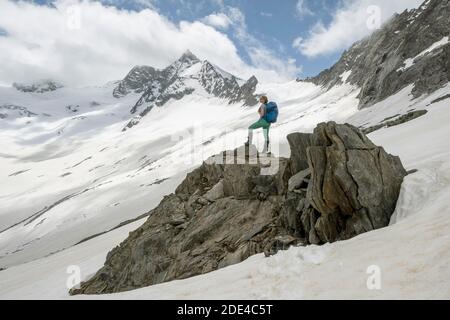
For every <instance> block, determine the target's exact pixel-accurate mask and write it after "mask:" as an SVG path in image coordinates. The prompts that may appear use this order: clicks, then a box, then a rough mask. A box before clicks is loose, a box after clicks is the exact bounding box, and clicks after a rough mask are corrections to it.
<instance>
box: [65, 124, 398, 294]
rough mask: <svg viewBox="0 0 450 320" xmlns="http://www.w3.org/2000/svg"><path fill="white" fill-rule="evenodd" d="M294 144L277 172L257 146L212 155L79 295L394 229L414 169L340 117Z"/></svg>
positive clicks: (295, 138)
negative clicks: (400, 200) (341, 121)
mask: <svg viewBox="0 0 450 320" xmlns="http://www.w3.org/2000/svg"><path fill="white" fill-rule="evenodd" d="M295 141H297V142H298V145H297V144H295ZM290 143H291V145H292V146H293V153H292V154H293V156H292V157H291V159H278V160H279V161H278V166H275V169H274V168H266V166H265V165H264V161H262V160H263V157H261V156H260V155H259V154H258V153H256V154H254V149H253V148H249V147H244V148H239V149H236V150H233V151H231V152H224V153H222V154H219V155H217V156H215V157H212V158H211V159H208V161H206V162H205V163H203V164H202V166H200V167H199V168H198V169H196V170H194V171H193V172H191V173H189V174H188V175H187V176H186V179H185V180H184V181H183V182H182V183H181V184H180V185H179V187H178V188H177V189H176V191H175V194H172V195H169V196H167V197H165V198H164V199H163V200H162V202H161V203H160V204H159V206H158V207H156V208H155V209H154V210H152V211H151V212H150V213H149V218H148V220H147V221H146V222H145V224H144V225H143V226H142V227H140V228H139V229H138V230H136V231H134V232H132V233H130V235H129V237H128V238H127V239H126V240H125V241H124V242H123V243H122V244H120V245H119V246H118V247H116V248H115V249H114V250H112V251H111V252H110V253H109V254H108V256H107V259H106V262H105V265H104V267H103V268H101V269H100V270H99V271H98V272H97V273H96V274H95V275H94V276H93V277H92V278H91V279H90V280H88V281H87V282H84V283H82V284H81V287H80V288H79V289H73V290H71V292H70V293H71V294H102V293H113V292H121V291H126V290H132V289H136V288H141V287H144V286H149V285H153V284H158V283H162V282H166V281H171V280H175V279H184V278H187V277H192V276H195V275H199V274H204V273H207V272H211V271H214V270H217V269H219V268H223V267H226V266H229V265H232V264H236V263H239V262H241V261H243V260H245V259H246V258H248V257H250V256H251V255H254V254H258V253H264V254H265V255H266V256H270V255H273V254H276V253H277V252H278V251H279V250H285V249H287V248H289V247H290V246H295V245H305V244H316V245H320V244H323V243H326V242H334V241H337V240H343V239H348V238H351V237H353V236H356V235H358V234H361V233H363V232H368V231H372V230H375V229H378V228H382V227H385V226H387V225H388V223H389V219H390V217H391V215H392V213H393V211H394V209H395V205H396V201H397V199H398V195H399V192H400V186H401V183H402V181H403V177H404V176H405V175H406V171H405V170H404V169H403V166H402V164H401V162H400V160H399V158H397V157H394V156H391V155H389V154H387V153H386V152H385V151H384V150H383V148H381V147H377V146H376V145H374V144H373V143H372V142H371V141H370V140H369V139H368V138H367V137H366V136H365V135H364V134H363V133H362V132H361V131H359V130H358V129H357V128H355V127H353V126H351V125H337V124H336V123H334V122H330V123H326V124H325V123H324V124H320V125H319V126H318V127H317V128H316V130H315V131H314V133H313V134H311V135H302V134H297V135H291V138H290ZM301 148H305V150H301ZM230 156H231V158H230ZM304 157H306V160H307V163H308V166H309V168H306V171H304V172H300V173H298V172H296V173H298V175H297V176H298V177H301V179H300V180H301V181H302V184H303V183H305V182H306V184H307V185H305V186H303V187H304V188H300V189H295V188H294V189H295V190H294V192H290V191H289V190H288V185H289V180H291V181H293V180H292V177H293V171H292V167H294V168H302V167H304V161H305V158H304ZM272 160H276V159H272ZM295 161H298V163H295ZM308 176H310V178H309V179H307V177H308ZM307 181H309V182H307ZM295 184H296V186H298V183H295ZM300 187H302V185H300ZM305 188H307V189H305Z"/></svg>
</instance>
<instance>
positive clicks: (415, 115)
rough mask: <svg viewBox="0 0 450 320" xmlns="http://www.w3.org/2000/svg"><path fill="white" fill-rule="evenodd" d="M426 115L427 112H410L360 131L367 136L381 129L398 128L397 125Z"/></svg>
mask: <svg viewBox="0 0 450 320" xmlns="http://www.w3.org/2000/svg"><path fill="white" fill-rule="evenodd" d="M427 113H428V111H427V110H415V111H411V112H408V113H407V114H404V115H398V116H397V117H394V118H395V119H394V120H389V121H387V120H385V121H382V122H381V123H380V124H377V125H375V126H372V127H369V128H366V129H363V130H362V131H363V132H364V133H365V134H369V133H372V132H375V131H377V130H380V129H382V128H389V127H394V126H398V125H401V124H403V123H406V122H409V121H412V120H414V119H417V118H420V117H422V116H424V115H426V114H427Z"/></svg>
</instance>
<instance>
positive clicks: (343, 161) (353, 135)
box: [303, 122, 407, 243]
mask: <svg viewBox="0 0 450 320" xmlns="http://www.w3.org/2000/svg"><path fill="white" fill-rule="evenodd" d="M306 152H307V157H308V163H309V168H310V170H311V181H310V183H309V186H308V192H307V200H308V203H309V204H310V205H311V207H312V208H313V210H312V209H311V208H305V209H304V212H303V215H304V216H305V217H304V220H305V221H307V223H306V225H305V226H304V227H305V230H306V231H307V232H308V233H310V232H312V231H314V232H313V233H315V234H316V235H317V236H318V238H319V242H320V243H326V242H333V241H337V240H342V239H348V238H351V237H353V236H356V235H358V234H361V233H364V232H368V231H372V230H375V229H379V228H383V227H386V226H387V225H388V224H389V220H390V218H391V216H392V214H393V212H394V210H395V206H396V203H397V200H398V196H399V193H400V187H401V184H402V182H403V178H404V177H405V176H406V175H407V173H406V170H405V169H404V168H403V166H402V163H401V161H400V159H399V158H398V157H395V156H392V155H389V154H387V153H386V151H385V150H384V149H383V148H382V147H377V146H376V145H374V144H373V143H372V142H371V141H370V140H369V139H368V138H367V137H366V136H365V135H364V134H363V133H362V132H361V131H360V130H358V129H357V128H355V127H354V126H351V125H348V124H346V125H338V124H336V123H334V122H330V123H326V124H325V123H324V124H320V125H319V126H318V127H317V128H316V129H315V131H314V134H313V137H312V146H311V147H309V148H307V151H306ZM312 237H313V238H314V242H317V239H316V238H315V237H314V235H313V236H312Z"/></svg>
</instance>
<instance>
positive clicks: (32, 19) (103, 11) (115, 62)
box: [0, 0, 295, 85]
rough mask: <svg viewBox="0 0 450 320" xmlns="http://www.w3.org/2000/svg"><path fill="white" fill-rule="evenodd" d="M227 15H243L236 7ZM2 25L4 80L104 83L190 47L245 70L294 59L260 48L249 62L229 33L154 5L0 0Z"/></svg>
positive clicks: (274, 70)
mask: <svg viewBox="0 0 450 320" xmlns="http://www.w3.org/2000/svg"><path fill="white" fill-rule="evenodd" d="M149 3H150V2H149ZM74 4H75V6H74ZM228 17H229V18H230V20H231V21H232V22H233V23H237V22H239V19H241V21H242V19H243V21H245V17H239V14H238V13H237V12H235V11H233V10H231V11H230V15H228ZM233 19H235V20H233ZM0 29H3V30H5V31H6V33H7V36H0V61H1V62H2V63H1V64H0V83H12V82H15V81H17V82H21V81H31V80H37V79H42V78H53V79H56V80H59V81H62V82H63V83H66V84H69V85H88V84H100V83H105V82H108V81H110V80H115V79H120V78H122V77H123V76H124V75H125V74H126V73H127V72H128V71H129V70H130V69H131V68H132V67H133V66H134V65H151V66H155V67H160V68H161V67H165V66H167V65H168V64H169V63H171V62H172V61H174V60H176V59H177V58H178V57H179V56H180V55H181V54H182V53H183V52H184V51H185V50H187V49H190V50H191V51H192V52H194V53H195V54H196V55H198V56H199V58H202V59H208V60H210V61H211V62H213V63H215V64H217V65H220V66H221V67H222V68H224V69H226V70H227V71H229V72H232V73H234V74H236V75H238V76H241V77H243V78H248V77H250V76H251V75H253V74H255V75H256V76H257V77H259V78H260V79H262V80H263V81H268V80H286V79H288V78H292V77H295V74H294V72H293V70H292V68H291V67H290V66H291V65H292V62H289V61H288V62H287V63H286V64H287V65H288V67H286V66H285V65H284V64H285V62H283V60H282V59H277V58H275V57H274V56H271V55H270V53H265V52H263V51H259V52H258V51H257V53H254V57H253V59H252V61H253V62H252V64H251V65H249V64H247V63H245V62H244V61H243V60H242V59H241V58H240V57H239V54H238V50H237V48H236V46H235V44H234V43H233V41H232V40H231V39H230V38H229V37H228V36H227V35H226V34H224V33H222V32H220V31H218V30H216V29H215V28H213V27H210V26H208V25H206V24H205V23H202V22H199V21H197V22H186V21H182V22H180V23H179V24H175V23H173V22H171V21H169V20H168V19H167V18H165V17H164V16H162V15H160V14H159V13H158V12H156V11H155V10H153V9H145V10H142V11H140V12H135V11H126V10H119V9H117V8H115V7H107V6H104V5H103V4H101V3H100V2H91V1H77V0H59V1H57V2H55V5H54V7H50V6H39V5H36V4H33V3H29V2H23V1H21V2H15V1H14V2H13V1H10V0H6V1H5V0H0ZM261 55H262V56H264V58H263V57H260V56H261ZM271 58H272V60H271Z"/></svg>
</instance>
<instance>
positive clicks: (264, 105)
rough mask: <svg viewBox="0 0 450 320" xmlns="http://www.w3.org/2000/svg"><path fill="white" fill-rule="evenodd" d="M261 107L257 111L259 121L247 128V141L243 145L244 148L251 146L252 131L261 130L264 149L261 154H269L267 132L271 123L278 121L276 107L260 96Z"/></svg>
mask: <svg viewBox="0 0 450 320" xmlns="http://www.w3.org/2000/svg"><path fill="white" fill-rule="evenodd" d="M259 102H260V103H261V106H260V107H259V109H258V113H259V116H260V118H259V120H258V121H257V122H255V123H254V124H252V125H251V126H250V127H249V128H248V141H247V142H246V143H245V145H246V146H250V145H252V144H253V130H256V129H261V128H262V129H263V133H264V149H263V153H270V152H269V147H270V138H269V131H270V126H271V125H272V123H276V122H277V119H278V106H277V104H276V103H275V102H269V99H268V98H267V96H262V97H261V98H259Z"/></svg>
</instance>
